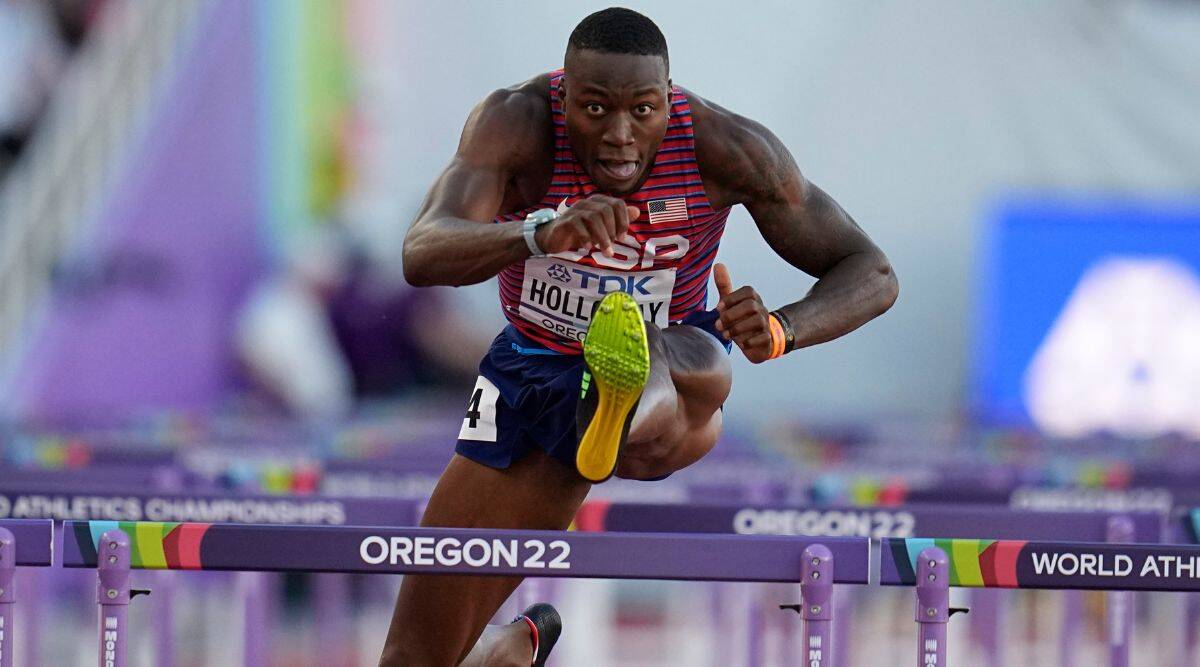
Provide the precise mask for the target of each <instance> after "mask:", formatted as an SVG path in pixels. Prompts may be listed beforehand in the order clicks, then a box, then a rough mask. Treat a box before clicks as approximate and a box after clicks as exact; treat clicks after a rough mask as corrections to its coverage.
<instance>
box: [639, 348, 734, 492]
mask: <svg viewBox="0 0 1200 667" xmlns="http://www.w3.org/2000/svg"><path fill="white" fill-rule="evenodd" d="M646 333H647V336H648V338H649V341H648V342H649V345H650V379H649V380H648V381H647V383H646V388H645V389H644V390H643V391H642V398H641V401H640V402H639V404H638V410H637V413H636V414H635V415H634V418H633V424H632V426H631V427H630V430H629V440H628V442H627V443H626V448H625V450H624V451H623V452H622V454H621V460H620V461H619V462H618V463H617V476H618V477H625V478H630V479H647V478H652V477H660V476H662V475H665V474H668V473H671V472H674V471H676V470H680V469H682V468H685V467H687V466H689V465H691V464H693V463H695V462H696V461H698V460H700V459H701V458H702V457H703V456H704V455H705V454H707V453H708V452H709V451H710V450H711V449H712V447H713V445H714V444H716V441H717V436H718V435H720V432H721V412H720V407H721V404H723V403H724V402H725V399H726V398H728V396H729V390H730V387H731V386H732V382H733V379H732V377H733V376H732V371H731V367H730V364H729V355H728V354H727V353H726V351H725V349H724V348H723V347H722V346H721V345H720V343H718V342H717V341H716V339H714V338H713V337H712V335H710V334H709V333H707V332H705V331H703V330H701V329H699V328H697V327H694V326H689V325H674V326H671V327H667V328H666V329H661V330H660V329H658V328H657V327H654V326H651V325H647V327H646Z"/></svg>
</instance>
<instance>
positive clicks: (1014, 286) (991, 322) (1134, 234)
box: [971, 198, 1200, 437]
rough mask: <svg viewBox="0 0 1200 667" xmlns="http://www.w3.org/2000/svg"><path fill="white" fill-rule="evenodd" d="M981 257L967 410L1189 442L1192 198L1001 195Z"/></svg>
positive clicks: (1199, 338) (1199, 275) (1193, 407)
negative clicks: (1175, 436)
mask: <svg viewBox="0 0 1200 667" xmlns="http://www.w3.org/2000/svg"><path fill="white" fill-rule="evenodd" d="M980 260H981V261H980V263H979V266H980V281H979V284H978V296H977V311H976V313H977V316H976V321H975V332H974V350H973V352H974V359H973V367H974V373H973V378H972V387H971V407H972V410H973V413H974V415H975V417H976V418H978V419H980V420H981V421H983V422H985V423H990V424H998V425H1010V426H1028V425H1033V426H1036V427H1038V428H1039V429H1041V430H1043V431H1045V432H1048V433H1050V434H1052V435H1059V436H1065V437H1074V436H1083V435H1087V434H1090V433H1098V432H1110V433H1116V434H1119V435H1124V436H1132V437H1139V436H1154V435H1159V434H1161V433H1166V432H1183V433H1185V434H1190V435H1192V436H1195V437H1200V409H1197V406H1200V201H1191V202H1182V201H1176V202H1153V201H1131V200H1112V199H1109V200H1104V199H1083V198H1014V199H1010V200H1006V201H1004V202H1002V203H1001V204H1000V205H999V206H997V207H996V208H995V209H994V210H993V212H992V215H991V216H990V218H989V219H988V220H987V226H986V230H985V234H984V244H983V252H982V253H981V257H980Z"/></svg>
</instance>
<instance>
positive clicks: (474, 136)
mask: <svg viewBox="0 0 1200 667" xmlns="http://www.w3.org/2000/svg"><path fill="white" fill-rule="evenodd" d="M531 105H532V100H531V99H530V96H529V95H528V94H526V93H522V92H519V91H514V90H498V91H496V92H494V93H492V94H491V95H489V96H488V97H487V98H486V99H484V100H483V101H482V102H480V103H479V105H478V106H476V107H475V109H474V110H473V111H472V112H471V115H470V117H469V118H468V119H467V124H466V126H465V127H464V128H463V132H462V138H461V139H460V140H459V144H458V150H457V151H456V152H455V154H454V159H453V160H451V161H450V164H449V165H448V166H447V167H446V168H445V169H444V170H443V171H442V173H441V174H440V175H439V176H438V177H437V180H436V181H434V183H433V187H431V188H430V189H429V194H427V195H426V196H425V201H424V202H423V203H422V204H421V209H420V211H418V213H417V217H416V218H415V219H414V220H413V222H412V225H410V226H409V228H408V234H407V235H405V237H404V277H405V279H406V280H408V282H409V283H411V284H413V285H417V286H426V285H470V284H473V283H478V282H483V281H484V280H487V279H488V278H491V277H492V276H494V275H496V274H497V273H499V272H500V270H501V269H503V268H504V267H506V266H508V265H509V264H512V263H513V262H518V261H521V260H523V259H525V258H526V257H528V256H529V249H528V248H527V247H526V245H525V240H524V238H523V237H522V236H521V223H519V222H517V223H508V224H495V225H493V224H481V223H490V222H491V221H492V219H493V218H495V217H496V215H497V214H498V213H499V212H500V207H501V206H502V205H503V203H504V194H505V188H506V186H507V185H508V183H509V181H510V180H513V178H514V176H515V175H516V174H517V173H518V172H519V171H520V170H521V169H522V168H528V167H529V166H530V165H534V164H536V162H535V153H534V151H537V150H539V149H540V150H543V151H544V150H546V148H545V144H546V140H545V139H544V138H543V137H540V136H538V135H539V134H544V131H543V132H540V133H539V132H538V131H537V128H535V127H534V125H535V123H534V122H532V120H533V119H532V118H531V114H530V113H529V111H530V108H531Z"/></svg>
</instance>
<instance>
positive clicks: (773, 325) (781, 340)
mask: <svg viewBox="0 0 1200 667" xmlns="http://www.w3.org/2000/svg"><path fill="white" fill-rule="evenodd" d="M767 323H768V325H769V327H770V329H771V356H770V357H768V359H778V358H779V357H782V356H783V352H784V348H785V347H786V346H787V335H786V334H784V333H783V324H782V323H780V321H779V318H778V317H775V314H774V313H770V314H768V315H767Z"/></svg>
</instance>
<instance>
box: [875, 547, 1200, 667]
mask: <svg viewBox="0 0 1200 667" xmlns="http://www.w3.org/2000/svg"><path fill="white" fill-rule="evenodd" d="M880 553H881V555H880V575H879V583H880V584H881V585H884V586H915V587H916V589H917V609H916V615H917V617H918V621H920V620H921V619H922V618H925V622H924V624H923V626H922V628H923V630H925V631H924V632H922V634H921V639H920V643H918V656H919V660H923V662H918V664H922V665H930V664H936V665H943V664H945V660H946V653H945V652H946V644H945V636H944V632H945V630H944V627H945V626H944V622H945V620H946V619H947V618H948V617H949V611H950V610H948V609H944V608H942V607H941V606H940V601H941V600H945V599H948V596H949V589H950V588H951V587H972V588H1024V589H1066V590H1102V591H1118V592H1120V591H1174V592H1198V591H1200V547H1194V546H1183V545H1145V544H1109V543H1103V542H1049V541H1046V542H1042V541H1024V540H965V539H917V538H907V539H904V538H886V539H884V540H883V541H882V544H881V550H880ZM1119 622H1120V623H1125V624H1128V625H1132V616H1131V615H1128V613H1127V609H1126V610H1124V611H1123V612H1122V615H1121V616H1120V620H1119ZM924 625H929V626H941V630H940V634H939V629H938V627H931V628H928V629H925V628H924ZM1130 629H1132V628H1130ZM1123 636H1124V637H1126V639H1127V638H1128V636H1129V635H1123ZM939 639H940V641H939ZM1125 648H1126V650H1125V651H1124V652H1120V653H1118V652H1113V653H1111V654H1110V655H1111V656H1112V658H1113V664H1114V665H1123V666H1127V665H1128V664H1129V662H1128V650H1127V648H1128V644H1127V643H1126V644H1125ZM1121 656H1123V657H1121Z"/></svg>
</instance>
